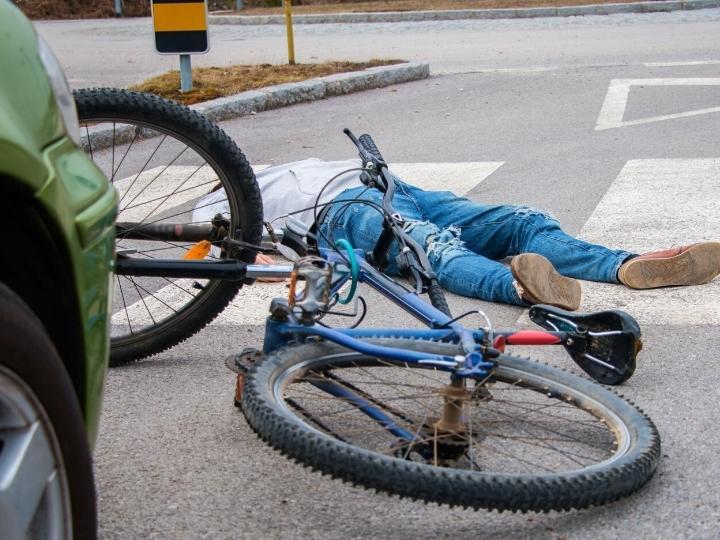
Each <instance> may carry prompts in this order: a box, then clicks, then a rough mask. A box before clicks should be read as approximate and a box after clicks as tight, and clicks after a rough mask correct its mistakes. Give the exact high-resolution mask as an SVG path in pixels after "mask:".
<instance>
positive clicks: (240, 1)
mask: <svg viewBox="0 0 720 540" xmlns="http://www.w3.org/2000/svg"><path fill="white" fill-rule="evenodd" d="M242 8H243V0H235V11H240V10H241V9H242Z"/></svg>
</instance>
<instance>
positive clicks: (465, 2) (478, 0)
mask: <svg viewBox="0 0 720 540" xmlns="http://www.w3.org/2000/svg"><path fill="white" fill-rule="evenodd" d="M250 1H252V0H250ZM250 1H248V2H246V4H250ZM626 1H631V0H378V1H375V2H338V3H336V2H328V1H327V0H318V1H317V3H315V0H303V3H302V4H303V5H297V6H296V5H293V6H292V12H293V13H294V14H313V13H366V12H378V11H442V10H452V9H503V8H516V7H560V6H581V5H589V4H617V3H621V2H626ZM282 13H283V10H282V8H280V7H250V6H248V7H247V8H246V9H243V10H242V11H236V12H233V15H280V14H282Z"/></svg>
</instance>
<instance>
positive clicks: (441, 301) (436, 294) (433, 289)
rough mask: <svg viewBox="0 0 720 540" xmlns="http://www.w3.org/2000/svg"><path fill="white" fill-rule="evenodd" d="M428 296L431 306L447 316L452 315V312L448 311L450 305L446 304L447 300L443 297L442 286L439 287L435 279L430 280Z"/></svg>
mask: <svg viewBox="0 0 720 540" xmlns="http://www.w3.org/2000/svg"><path fill="white" fill-rule="evenodd" d="M428 296H429V297H430V303H431V304H432V305H433V306H435V307H436V308H437V309H439V310H440V311H442V312H443V313H444V314H445V315H447V316H448V317H452V314H451V313H450V306H448V303H447V300H446V299H445V293H443V290H442V287H440V284H439V283H438V281H437V279H433V280H432V281H430V286H429V287H428Z"/></svg>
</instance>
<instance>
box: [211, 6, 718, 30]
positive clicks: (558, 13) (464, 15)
mask: <svg viewBox="0 0 720 540" xmlns="http://www.w3.org/2000/svg"><path fill="white" fill-rule="evenodd" d="M714 7H720V0H655V1H649V2H631V3H622V4H599V5H590V6H568V7H550V8H514V9H458V10H450V11H386V12H374V13H328V14H320V15H293V23H295V24H332V23H340V24H342V23H378V22H406V21H452V20H463V19H529V18H535V17H571V16H577V15H611V14H613V13H653V12H663V11H679V10H691V9H707V8H714ZM209 20H210V23H211V24H239V25H242V24H245V25H258V24H285V18H284V16H282V15H210V17H209Z"/></svg>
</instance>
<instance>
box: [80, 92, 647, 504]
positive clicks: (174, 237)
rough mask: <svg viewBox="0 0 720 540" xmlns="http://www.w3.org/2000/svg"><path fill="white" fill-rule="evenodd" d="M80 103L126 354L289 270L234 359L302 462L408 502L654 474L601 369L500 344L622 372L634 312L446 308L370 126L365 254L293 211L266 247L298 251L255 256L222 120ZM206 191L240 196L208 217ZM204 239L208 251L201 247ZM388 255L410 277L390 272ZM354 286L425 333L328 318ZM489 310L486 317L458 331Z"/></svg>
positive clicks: (284, 445)
mask: <svg viewBox="0 0 720 540" xmlns="http://www.w3.org/2000/svg"><path fill="white" fill-rule="evenodd" d="M76 101H77V104H78V110H79V111H80V118H81V121H82V122H83V126H84V146H85V148H86V149H87V151H88V153H89V154H90V155H92V157H93V160H94V161H95V163H97V164H98V166H101V167H103V170H107V171H108V176H109V177H110V178H112V179H113V183H114V185H115V186H116V187H117V189H118V191H119V192H120V195H121V196H120V200H121V204H120V214H119V219H118V223H117V261H116V284H117V286H116V291H117V294H116V298H115V305H116V307H117V310H114V311H117V313H116V317H114V318H113V328H114V333H113V339H112V346H113V356H112V359H111V362H112V363H113V364H121V363H126V362H130V361H134V360H136V359H138V358H142V357H144V356H148V355H151V354H154V353H157V352H159V351H161V350H164V349H165V348H167V347H169V346H172V345H174V344H175V343H178V342H179V341H182V340H184V339H187V338H188V337H189V336H191V335H192V334H193V333H195V332H197V331H198V330H199V329H200V328H202V327H203V326H204V325H206V324H207V323H208V322H210V320H212V318H213V317H215V316H216V315H217V314H218V313H220V312H221V311H222V310H223V309H224V308H225V306H226V305H227V304H228V302H230V300H231V299H232V297H233V296H234V295H235V293H236V292H237V290H238V289H239V288H240V287H241V286H244V285H246V284H248V285H249V284H251V283H252V281H253V280H254V279H255V278H260V277H290V284H291V287H290V293H289V295H288V298H287V299H276V300H275V301H273V302H272V305H271V306H270V316H269V318H268V319H267V325H266V332H265V340H264V345H263V350H262V351H258V352H257V354H244V355H243V354H240V355H238V356H237V357H236V360H235V361H234V363H235V365H236V366H235V367H236V368H237V369H239V370H240V371H241V374H240V376H239V381H240V383H242V384H240V386H239V389H240V390H241V392H239V393H238V394H237V396H236V398H237V400H238V404H239V405H241V406H242V410H243V412H244V413H245V416H246V418H247V420H248V422H249V423H250V425H251V426H252V428H253V429H254V430H255V431H257V433H258V434H259V435H260V436H261V437H262V438H263V439H265V440H266V441H267V442H268V443H269V444H271V445H272V446H273V447H274V448H277V449H278V450H280V451H281V452H283V453H285V454H287V455H288V456H290V457H292V458H293V459H296V460H298V461H300V462H302V463H304V464H307V465H309V466H311V467H313V468H314V469H317V470H319V471H322V472H324V473H327V474H330V475H332V476H334V477H339V478H342V479H343V480H346V481H348V482H353V483H355V484H360V485H362V486H365V487H368V488H373V489H377V490H380V491H385V492H389V493H394V494H398V495H400V496H403V497H410V498H414V499H421V500H425V501H434V502H438V503H447V504H450V505H461V506H465V507H473V508H495V509H499V510H522V511H543V510H551V509H570V508H583V507H587V506H591V505H596V504H602V503H606V502H610V501H613V500H616V499H618V498H620V497H623V496H625V495H628V494H630V493H632V492H633V491H635V490H637V489H639V488H640V487H641V486H642V485H643V484H644V483H645V482H647V481H648V480H649V479H650V477H651V476H652V474H653V473H654V471H655V469H656V467H657V464H658V460H659V457H660V438H659V436H658V433H657V430H656V429H655V427H654V426H653V424H652V422H651V421H650V420H649V419H648V418H647V417H646V416H645V415H644V414H643V413H642V412H641V411H639V410H638V409H637V408H635V407H634V406H633V405H631V404H629V403H627V402H626V401H624V400H623V399H622V398H620V397H619V396H617V395H616V394H615V393H613V392H612V391H610V390H608V389H606V388H603V387H602V386H600V385H599V384H597V383H595V382H593V381H591V380H588V379H585V378H581V377H578V376H575V375H572V374H570V373H567V372H565V371H562V370H559V369H557V368H553V367H550V366H547V365H542V364H539V363H537V362H534V361H532V360H529V359H523V358H517V357H514V356H510V355H507V354H506V353H505V350H506V347H509V346H520V345H556V346H562V347H564V348H565V349H566V350H567V352H568V353H569V354H570V356H571V357H572V358H573V359H574V360H575V361H576V362H577V364H578V365H579V366H580V367H581V368H582V369H583V370H584V371H585V372H586V373H587V374H588V375H590V376H591V377H592V378H593V379H595V380H596V381H598V382H600V383H602V384H610V385H612V384H619V383H622V382H623V381H625V380H627V378H629V377H630V376H631V375H632V373H633V371H634V369H635V357H636V355H637V353H638V351H639V350H640V346H641V340H640V329H639V327H638V325H637V323H636V322H635V320H634V319H633V318H632V317H630V316H629V315H627V314H625V313H623V312H620V311H604V312H599V313H589V314H577V313H570V312H566V311H563V310H560V309H556V308H552V307H550V306H541V305H540V306H533V307H532V308H531V309H530V318H531V319H532V320H533V321H534V322H535V323H537V324H538V325H539V326H540V327H542V328H543V330H542V331H534V330H507V331H501V330H497V329H495V328H493V327H492V325H491V324H490V321H489V320H487V318H486V317H484V314H481V313H479V312H473V313H466V314H463V315H460V316H459V317H452V316H451V314H450V310H449V309H448V306H447V303H446V301H445V298H444V296H443V293H442V290H441V289H440V287H439V285H438V283H437V279H436V276H435V274H434V273H433V271H432V268H431V267H430V264H429V261H428V260H427V256H426V254H425V252H424V250H423V249H422V247H421V246H419V245H417V244H416V243H415V242H414V241H413V239H412V238H410V237H409V236H408V235H407V234H406V233H405V231H404V227H403V226H404V222H403V219H402V216H400V215H398V214H397V213H396V212H395V211H394V209H393V207H392V198H393V192H394V188H395V185H394V181H393V179H392V176H391V175H390V174H389V173H388V169H387V165H386V163H385V161H384V160H383V159H382V156H381V155H380V152H378V150H377V147H376V146H375V144H374V143H373V141H372V139H371V138H370V137H369V136H362V137H360V139H359V140H358V139H356V138H355V137H354V136H353V135H352V134H351V133H349V132H347V133H348V135H349V136H350V138H351V139H352V140H353V142H354V143H355V144H356V146H357V147H358V150H359V152H360V156H361V158H362V160H363V162H364V168H365V172H364V175H363V178H364V181H365V182H366V183H367V186H368V189H378V190H380V191H381V192H383V194H384V195H383V199H382V203H381V204H376V203H373V202H370V201H367V200H358V201H343V202H342V203H341V204H343V205H346V206H347V205H352V204H371V205H375V207H376V208H377V210H378V211H379V212H381V213H382V215H383V217H384V224H383V230H382V233H381V234H380V235H379V238H378V241H377V245H376V246H375V249H373V251H372V253H368V254H365V253H363V252H361V251H358V250H354V249H353V248H352V246H350V245H349V244H347V243H346V242H343V241H338V242H336V241H335V239H334V238H328V237H327V234H326V233H324V232H323V229H322V227H321V228H320V230H318V231H317V232H316V233H315V234H314V237H315V241H314V242H310V244H311V245H308V238H309V239H311V240H312V238H313V234H308V231H306V230H304V229H303V228H302V227H300V226H299V224H296V225H293V223H292V220H291V221H290V225H289V226H288V227H286V229H285V231H283V234H282V238H280V235H277V236H275V237H273V238H272V240H273V243H274V245H275V246H281V249H282V250H283V252H284V253H287V252H288V250H290V251H292V252H294V253H296V254H298V255H299V256H300V257H299V259H298V260H297V261H296V262H295V264H294V266H289V265H285V266H274V267H272V266H271V267H268V266H264V265H254V264H249V261H253V260H254V259H255V254H256V253H257V252H258V251H261V250H265V249H267V248H270V249H272V247H270V246H269V245H268V244H262V243H261V230H262V221H261V216H260V210H259V209H260V208H261V206H262V205H261V204H260V202H259V196H260V195H259V190H258V188H257V184H256V182H255V179H254V177H253V174H252V170H251V169H250V167H249V165H248V164H247V161H246V160H245V158H244V156H243V155H242V152H241V151H240V150H239V149H238V148H237V146H236V145H235V144H234V142H233V141H232V140H231V139H230V138H229V137H228V136H227V135H226V134H225V133H223V132H222V131H221V130H220V129H219V128H217V126H214V125H212V124H211V123H210V122H209V121H208V120H207V119H205V118H203V117H201V116H200V115H199V114H197V113H194V112H192V111H190V110H189V109H187V108H184V107H181V106H180V105H178V104H175V103H172V102H168V101H165V100H161V99H159V98H157V97H153V96H148V95H145V94H137V93H132V92H127V91H124V90H112V89H105V90H88V91H81V92H78V93H77V94H76ZM209 193H210V194H212V195H213V196H214V197H215V198H216V199H217V200H219V201H222V202H225V203H226V206H227V208H226V210H224V211H222V212H218V213H217V214H215V213H213V215H212V216H211V219H202V220H198V219H197V216H196V215H195V211H196V210H197V209H198V201H199V200H202V199H203V198H204V197H205V196H207V195H208V194H209ZM213 204H214V203H213ZM201 206H202V205H201ZM348 208H349V206H348ZM317 210H320V207H319V206H318V208H317ZM320 214H322V212H320ZM318 217H319V218H321V217H322V215H319V216H318ZM202 246H204V247H205V248H206V249H207V250H209V251H208V252H207V255H202V251H201V250H200V251H201V255H200V256H197V255H196V252H197V251H198V249H197V248H200V247H202ZM391 255H392V256H394V257H395V263H396V266H397V268H398V269H400V270H401V271H402V273H403V274H404V275H405V276H406V277H407V278H408V279H409V280H410V282H411V283H414V287H412V288H409V287H408V286H406V285H404V284H400V283H398V282H396V281H393V280H392V279H390V278H389V277H388V276H387V275H385V274H384V273H383V272H382V270H383V269H384V268H385V267H386V266H387V263H388V260H389V257H390V256H391ZM359 283H364V284H366V285H368V286H370V287H371V288H373V289H375V290H377V291H379V292H380V293H381V294H383V295H384V296H385V297H386V298H388V299H389V300H390V301H392V302H394V303H395V304H397V305H399V306H400V307H402V308H403V309H404V310H405V311H406V312H408V313H409V314H410V315H412V316H413V317H415V318H416V319H418V320H419V321H420V322H421V323H423V324H424V325H425V326H427V329H425V330H409V329H406V328H377V329H368V328H357V327H354V328H347V329H337V328H330V327H328V326H327V323H328V320H329V319H328V317H327V315H328V313H332V312H334V311H336V306H337V304H339V303H345V302H347V303H349V302H351V301H352V299H353V297H355V296H356V290H355V289H356V286H357V284H359ZM302 284H304V287H301V285H302ZM346 286H349V289H350V290H349V291H348V292H347V293H346V292H345V290H344V287H346ZM419 293H428V296H429V298H430V302H431V304H432V305H430V304H428V303H426V302H425V301H423V300H422V299H421V297H420V296H419ZM478 314H479V315H481V316H482V317H483V319H484V324H483V326H482V327H480V328H477V327H466V326H464V325H463V324H462V322H463V321H467V320H468V319H467V317H469V316H473V317H475V316H477V315H478ZM251 360H252V361H251Z"/></svg>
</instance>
